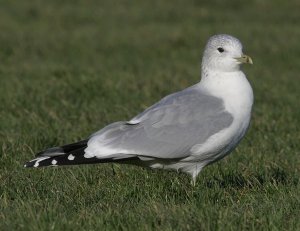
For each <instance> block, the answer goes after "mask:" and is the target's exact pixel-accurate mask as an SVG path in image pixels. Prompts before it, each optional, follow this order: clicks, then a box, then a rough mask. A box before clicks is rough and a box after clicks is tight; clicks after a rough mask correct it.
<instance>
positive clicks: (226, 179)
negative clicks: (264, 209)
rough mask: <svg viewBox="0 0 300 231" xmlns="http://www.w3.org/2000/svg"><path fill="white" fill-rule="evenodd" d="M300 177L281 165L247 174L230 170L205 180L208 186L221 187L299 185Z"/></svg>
mask: <svg viewBox="0 0 300 231" xmlns="http://www.w3.org/2000/svg"><path fill="white" fill-rule="evenodd" d="M298 183H299V178H298V177H296V176H295V175H291V174H290V173H289V172H287V171H286V170H284V169H281V168H279V167H272V168H270V169H268V170H267V169H264V170H263V171H261V172H258V173H255V174H245V173H239V172H230V173H227V174H222V175H221V176H220V177H216V176H215V177H213V179H210V180H207V181H206V182H204V185H205V186H206V187H209V188H212V187H216V186H217V187H220V188H236V189H240V188H259V187H263V186H265V185H270V184H271V185H294V186H296V185H298Z"/></svg>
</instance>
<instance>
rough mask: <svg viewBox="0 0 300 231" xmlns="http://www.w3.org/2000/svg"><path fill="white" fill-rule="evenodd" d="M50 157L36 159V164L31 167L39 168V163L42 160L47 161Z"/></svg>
mask: <svg viewBox="0 0 300 231" xmlns="http://www.w3.org/2000/svg"><path fill="white" fill-rule="evenodd" d="M49 158H50V157H49V156H43V157H39V158H36V162H35V163H34V165H33V167H35V168H36V167H38V166H39V163H40V162H41V161H43V160H47V159H49Z"/></svg>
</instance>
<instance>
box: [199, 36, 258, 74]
mask: <svg viewBox="0 0 300 231" xmlns="http://www.w3.org/2000/svg"><path fill="white" fill-rule="evenodd" d="M242 48H243V47H242V44H241V42H240V41H239V40H238V39H237V38H235V37H232V36H230V35H226V34H220V35H214V36H212V37H210V39H209V40H208V42H207V44H206V47H205V50H204V54H203V59H202V71H204V72H207V71H209V70H212V71H222V72H232V71H237V70H239V69H240V64H242V63H250V64H252V59H251V58H250V57H249V56H247V55H244V54H243V52H242Z"/></svg>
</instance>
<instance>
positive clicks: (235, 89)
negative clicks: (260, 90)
mask: <svg viewBox="0 0 300 231" xmlns="http://www.w3.org/2000/svg"><path fill="white" fill-rule="evenodd" d="M201 86H202V87H203V88H205V89H206V90H207V91H209V92H211V94H213V95H214V96H216V97H218V98H221V99H222V100H223V102H224V107H225V110H226V111H228V112H229V113H230V114H232V115H233V117H234V122H238V121H240V120H242V121H243V120H248V119H250V115H251V109H252V104H253V92H252V88H251V86H250V84H249V82H248V80H247V79H246V77H245V75H244V73H243V72H241V71H236V72H228V73H214V74H210V76H209V78H208V77H206V78H204V79H203V81H202V82H201ZM242 121H241V122H242ZM248 122H249V121H248Z"/></svg>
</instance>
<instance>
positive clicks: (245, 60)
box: [235, 55, 253, 64]
mask: <svg viewBox="0 0 300 231" xmlns="http://www.w3.org/2000/svg"><path fill="white" fill-rule="evenodd" d="M235 59H236V60H237V61H239V62H241V63H249V64H253V61H252V59H251V57H250V56H248V55H242V56H241V57H237V58H235Z"/></svg>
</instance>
